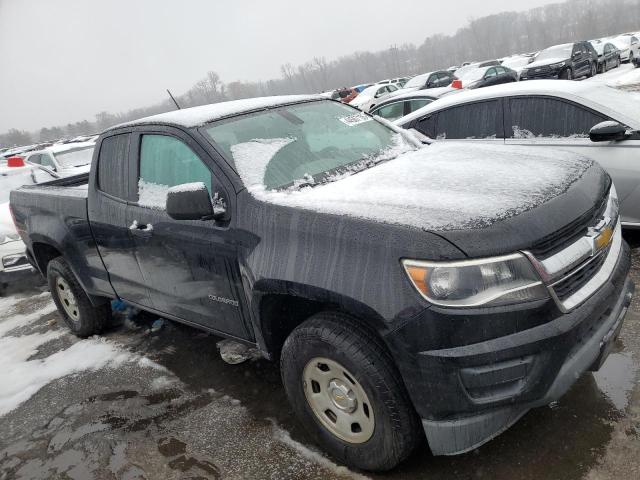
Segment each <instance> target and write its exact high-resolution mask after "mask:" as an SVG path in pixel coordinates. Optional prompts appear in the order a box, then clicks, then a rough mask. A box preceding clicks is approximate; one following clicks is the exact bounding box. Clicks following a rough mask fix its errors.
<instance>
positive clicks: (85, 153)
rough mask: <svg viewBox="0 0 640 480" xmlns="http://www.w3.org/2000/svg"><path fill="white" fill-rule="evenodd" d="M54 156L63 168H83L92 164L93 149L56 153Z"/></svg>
mask: <svg viewBox="0 0 640 480" xmlns="http://www.w3.org/2000/svg"><path fill="white" fill-rule="evenodd" d="M54 155H55V157H56V160H57V161H58V163H60V165H62V167H66V168H70V167H82V166H84V165H89V164H90V163H91V158H92V157H93V147H89V148H81V149H78V150H69V151H68V152H61V153H56V154H54Z"/></svg>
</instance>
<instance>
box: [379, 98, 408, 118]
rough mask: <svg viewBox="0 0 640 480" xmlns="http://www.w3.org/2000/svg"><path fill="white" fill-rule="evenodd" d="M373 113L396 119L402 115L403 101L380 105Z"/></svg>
mask: <svg viewBox="0 0 640 480" xmlns="http://www.w3.org/2000/svg"><path fill="white" fill-rule="evenodd" d="M375 115H379V116H381V117H382V118H386V119H387V120H396V119H398V118H400V117H402V116H404V102H398V103H392V104H391V105H386V106H384V107H380V108H379V109H378V110H377V111H376V112H375Z"/></svg>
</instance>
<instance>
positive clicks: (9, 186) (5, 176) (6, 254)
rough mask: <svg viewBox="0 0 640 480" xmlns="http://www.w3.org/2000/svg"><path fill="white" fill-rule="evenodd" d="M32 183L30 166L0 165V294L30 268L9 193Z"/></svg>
mask: <svg viewBox="0 0 640 480" xmlns="http://www.w3.org/2000/svg"><path fill="white" fill-rule="evenodd" d="M31 184H33V181H32V178H31V168H29V167H6V166H1V167H0V294H2V290H3V287H4V285H5V284H8V283H10V282H11V281H12V279H14V278H15V277H16V276H18V275H20V274H22V273H26V272H29V271H31V270H32V268H31V265H30V264H29V262H28V260H27V256H26V253H25V245H24V243H23V242H22V240H21V239H20V235H19V234H18V232H17V231H16V228H15V226H14V224H13V219H12V218H11V212H10V211H9V193H10V192H11V190H14V189H16V188H19V187H21V186H22V185H31Z"/></svg>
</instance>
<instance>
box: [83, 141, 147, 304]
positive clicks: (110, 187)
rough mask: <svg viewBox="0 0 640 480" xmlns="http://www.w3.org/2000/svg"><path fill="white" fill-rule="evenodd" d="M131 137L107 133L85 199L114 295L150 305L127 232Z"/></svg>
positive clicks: (92, 228) (131, 241) (101, 143)
mask: <svg viewBox="0 0 640 480" xmlns="http://www.w3.org/2000/svg"><path fill="white" fill-rule="evenodd" d="M130 137H131V134H130V133H120V134H114V135H110V136H108V137H104V138H103V139H102V141H101V142H100V145H99V146H98V147H97V148H99V153H98V160H97V162H98V163H97V164H96V165H94V168H92V169H91V177H90V179H89V185H91V186H93V190H92V191H90V194H89V198H88V210H89V211H88V214H89V220H90V224H91V231H92V232H93V236H94V238H95V241H96V244H97V246H98V251H99V252H100V257H101V258H102V263H103V264H104V268H106V270H107V273H108V275H109V280H110V282H111V286H112V287H113V289H114V290H115V292H116V294H117V295H118V296H119V297H120V298H122V299H124V300H128V301H130V302H132V303H136V304H138V305H141V306H144V307H151V300H150V296H149V290H148V288H147V285H146V283H145V281H144V279H143V277H142V272H141V271H140V267H139V266H138V262H137V260H136V256H135V243H134V241H133V236H132V235H131V233H130V231H129V224H130V222H128V201H129V198H130V196H131V187H132V186H131V185H130V183H129V178H130V174H129V168H130V164H129V148H130V143H131V142H130ZM96 268H101V266H96Z"/></svg>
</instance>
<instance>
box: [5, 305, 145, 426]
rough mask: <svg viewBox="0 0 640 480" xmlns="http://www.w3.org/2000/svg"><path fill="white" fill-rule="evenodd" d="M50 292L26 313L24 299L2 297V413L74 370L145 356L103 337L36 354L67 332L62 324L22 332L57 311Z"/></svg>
mask: <svg viewBox="0 0 640 480" xmlns="http://www.w3.org/2000/svg"><path fill="white" fill-rule="evenodd" d="M48 296H49V294H48V293H43V294H41V295H38V296H36V297H34V299H35V301H33V300H32V301H31V306H33V305H35V306H36V307H37V308H36V309H35V310H34V311H32V312H31V313H25V314H22V313H16V311H15V310H16V308H15V307H16V305H17V304H18V303H20V302H21V301H24V299H21V298H18V297H7V298H3V299H0V309H1V311H2V312H3V315H2V318H0V365H2V369H0V415H4V414H6V413H7V412H10V411H11V410H13V409H14V408H16V407H17V406H18V405H20V404H21V403H23V402H25V401H26V400H28V399H29V398H31V396H33V395H34V394H35V393H36V392H37V391H38V390H40V389H41V388H42V387H43V386H45V385H46V384H48V383H50V382H52V381H53V380H56V379H59V378H62V377H64V376H67V375H71V374H73V373H78V372H82V371H88V370H98V369H100V368H104V367H116V366H118V365H120V364H122V363H123V362H127V361H132V360H134V361H138V362H140V360H141V359H140V358H139V357H138V356H136V355H133V354H131V353H129V352H128V351H126V350H124V349H122V348H120V347H119V346H117V345H116V344H114V343H112V342H108V341H106V340H104V339H99V338H92V339H86V340H80V341H77V342H76V343H74V344H73V345H72V346H70V347H69V348H67V349H64V350H59V351H57V352H55V353H53V354H51V355H49V356H47V357H45V358H33V357H34V356H35V355H37V354H38V353H39V352H40V350H41V348H42V347H44V346H45V345H46V344H47V343H49V342H51V341H53V340H56V339H58V338H60V337H62V336H64V335H65V334H67V332H66V331H65V330H64V329H63V328H62V327H54V325H50V326H48V327H49V330H47V331H45V332H44V333H41V332H35V333H34V332H29V333H24V334H20V333H19V332H20V331H22V330H23V329H24V327H29V326H32V324H34V322H36V321H37V320H40V319H41V318H42V317H43V316H46V315H49V314H51V313H53V312H55V311H56V307H55V304H54V303H53V302H52V301H51V300H47V297H48ZM42 300H44V303H42ZM147 363H150V364H152V363H153V362H151V361H148V362H147ZM150 366H152V365H150Z"/></svg>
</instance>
